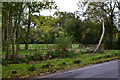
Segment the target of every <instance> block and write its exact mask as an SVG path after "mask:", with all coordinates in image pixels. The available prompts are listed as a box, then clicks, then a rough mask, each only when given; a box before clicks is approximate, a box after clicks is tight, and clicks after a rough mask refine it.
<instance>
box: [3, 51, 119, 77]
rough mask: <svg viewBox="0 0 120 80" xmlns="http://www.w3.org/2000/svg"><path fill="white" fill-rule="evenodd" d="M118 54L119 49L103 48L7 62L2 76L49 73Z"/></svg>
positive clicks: (95, 61) (113, 57)
mask: <svg viewBox="0 0 120 80" xmlns="http://www.w3.org/2000/svg"><path fill="white" fill-rule="evenodd" d="M116 54H118V55H116ZM118 56H120V50H105V51H104V54H100V53H86V54H81V55H79V56H77V57H75V58H54V59H50V60H43V61H36V62H34V61H31V62H30V63H23V64H9V65H7V66H3V78H14V77H21V78H25V77H30V76H37V75H45V74H49V73H55V72H59V71H61V70H68V69H71V68H78V67H83V66H86V65H89V64H95V63H100V62H104V61H108V60H111V59H115V58H118ZM77 60H80V62H79V63H74V61H77ZM48 64H49V65H50V66H48V67H47V68H46V67H43V66H46V65H48ZM30 69H32V70H30Z"/></svg>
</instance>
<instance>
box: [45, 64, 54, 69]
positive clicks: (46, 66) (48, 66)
mask: <svg viewBox="0 0 120 80" xmlns="http://www.w3.org/2000/svg"><path fill="white" fill-rule="evenodd" d="M52 66H54V65H51V64H50V63H47V64H45V65H43V68H50V67H52Z"/></svg>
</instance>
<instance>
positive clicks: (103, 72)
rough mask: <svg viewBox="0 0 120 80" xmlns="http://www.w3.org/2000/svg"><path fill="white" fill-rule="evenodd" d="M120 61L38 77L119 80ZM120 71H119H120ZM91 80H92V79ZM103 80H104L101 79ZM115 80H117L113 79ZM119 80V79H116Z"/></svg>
mask: <svg viewBox="0 0 120 80" xmlns="http://www.w3.org/2000/svg"><path fill="white" fill-rule="evenodd" d="M118 63H120V60H119V61H118V60H116V61H111V62H105V63H102V64H96V65H92V66H87V67H84V68H80V69H74V70H70V71H66V72H61V73H54V74H51V75H47V76H42V77H37V79H38V78H39V79H40V78H56V79H59V78H66V79H65V80H67V78H68V79H72V78H76V79H77V78H78V79H82V78H119V76H120V74H118V72H119V71H120V70H119V69H118V67H119V64H118ZM118 70H119V71H118ZM90 80H91V79H90ZM101 80H102V79H101ZM113 80H115V79H113ZM116 80H118V79H116Z"/></svg>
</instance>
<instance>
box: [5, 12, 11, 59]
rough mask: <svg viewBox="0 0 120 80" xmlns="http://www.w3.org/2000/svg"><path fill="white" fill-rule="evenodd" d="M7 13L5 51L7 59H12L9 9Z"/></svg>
mask: <svg viewBox="0 0 120 80" xmlns="http://www.w3.org/2000/svg"><path fill="white" fill-rule="evenodd" d="M5 13H6V17H5V35H4V37H5V52H6V56H5V59H6V60H8V59H10V46H9V38H10V35H9V32H10V30H9V24H10V23H9V13H8V11H6V10H5Z"/></svg>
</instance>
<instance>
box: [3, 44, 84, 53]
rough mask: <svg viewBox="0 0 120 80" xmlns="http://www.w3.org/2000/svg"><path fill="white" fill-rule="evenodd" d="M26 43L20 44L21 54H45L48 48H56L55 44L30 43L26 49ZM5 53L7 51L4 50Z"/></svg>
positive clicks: (77, 45) (75, 46)
mask: <svg viewBox="0 0 120 80" xmlns="http://www.w3.org/2000/svg"><path fill="white" fill-rule="evenodd" d="M24 48H25V44H20V51H19V52H18V53H19V55H26V54H35V53H37V54H44V53H46V52H47V49H55V46H54V44H48V45H47V44H29V47H28V50H25V49H24ZM72 49H83V46H81V47H79V44H72ZM2 54H3V55H5V54H6V53H5V52H4V51H3V52H2Z"/></svg>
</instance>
